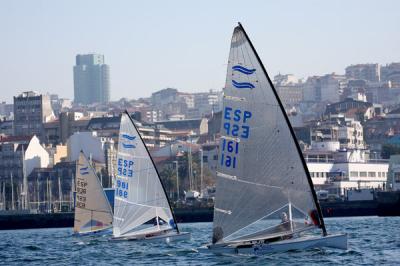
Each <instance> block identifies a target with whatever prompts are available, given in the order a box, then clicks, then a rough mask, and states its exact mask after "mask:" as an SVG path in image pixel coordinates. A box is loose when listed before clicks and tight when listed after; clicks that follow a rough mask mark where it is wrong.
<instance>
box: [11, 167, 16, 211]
mask: <svg viewBox="0 0 400 266" xmlns="http://www.w3.org/2000/svg"><path fill="white" fill-rule="evenodd" d="M14 205H15V203H14V179H13V173H12V172H11V210H14Z"/></svg>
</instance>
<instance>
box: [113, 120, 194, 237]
mask: <svg viewBox="0 0 400 266" xmlns="http://www.w3.org/2000/svg"><path fill="white" fill-rule="evenodd" d="M116 169H117V177H116V180H115V182H114V187H115V200H114V220H113V225H114V226H113V240H140V241H141V240H145V241H165V242H172V241H178V240H187V239H190V233H186V232H180V231H179V228H178V225H177V223H176V219H175V217H174V214H173V212H172V209H171V205H170V203H169V200H168V197H167V194H166V193H165V189H164V187H163V184H162V182H161V180H160V177H159V174H158V172H157V169H156V167H155V165H154V162H153V160H152V159H151V157H150V153H149V151H148V150H147V147H146V145H145V143H144V142H143V139H142V138H141V136H140V134H139V132H138V130H137V128H136V126H135V124H134V123H133V120H132V119H131V117H130V116H129V114H128V112H125V113H123V114H122V116H121V125H120V132H119V143H118V153H117V165H116Z"/></svg>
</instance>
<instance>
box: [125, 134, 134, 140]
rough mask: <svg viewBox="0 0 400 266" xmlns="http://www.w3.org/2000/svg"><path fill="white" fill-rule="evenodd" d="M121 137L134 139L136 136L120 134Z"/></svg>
mask: <svg viewBox="0 0 400 266" xmlns="http://www.w3.org/2000/svg"><path fill="white" fill-rule="evenodd" d="M122 137H123V138H124V139H127V140H134V139H135V138H136V136H130V135H128V134H122Z"/></svg>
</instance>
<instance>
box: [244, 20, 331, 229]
mask: <svg viewBox="0 0 400 266" xmlns="http://www.w3.org/2000/svg"><path fill="white" fill-rule="evenodd" d="M238 24H239V27H240V29H241V30H242V31H243V33H244V36H245V37H246V39H247V41H248V42H249V44H250V47H251V49H252V50H253V52H254V54H255V56H256V58H257V61H258V63H259V64H260V66H261V68H262V70H263V72H264V74H265V76H266V77H267V80H268V83H269V85H270V86H271V88H272V92H273V93H274V95H275V98H276V100H277V102H278V104H279V107H280V110H281V112H282V113H283V117H284V118H285V121H286V124H287V126H288V127H289V130H290V134H291V136H292V139H293V140H294V143H295V145H296V150H297V152H298V154H299V156H300V159H301V162H302V164H303V168H304V171H305V173H306V176H307V180H308V184H309V185H310V189H311V194H312V196H313V199H314V203H315V206H316V208H317V213H318V220H319V223H320V224H319V225H320V226H321V229H322V233H323V235H324V236H326V235H327V232H326V227H325V223H324V218H323V216H322V210H321V206H320V205H319V201H318V198H317V193H316V192H315V189H314V184H313V182H312V179H311V176H310V172H309V171H308V168H307V164H306V161H305V160H304V157H303V154H302V152H301V148H300V145H299V143H298V142H297V139H296V135H295V133H294V130H293V128H292V125H291V124H290V121H289V117H288V116H287V114H286V111H285V108H284V107H283V104H282V102H281V99H280V98H279V96H278V93H277V91H276V89H275V86H274V84H273V83H272V81H271V79H270V77H269V75H268V73H267V70H266V69H265V67H264V65H263V63H262V61H261V59H260V57H259V56H258V53H257V51H256V49H255V48H254V46H253V43H252V42H251V40H250V38H249V36H248V35H247V33H246V31H245V30H244V28H243V26H242V24H241V23H240V22H239V23H238Z"/></svg>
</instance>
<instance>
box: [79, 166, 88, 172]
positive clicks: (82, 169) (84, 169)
mask: <svg viewBox="0 0 400 266" xmlns="http://www.w3.org/2000/svg"><path fill="white" fill-rule="evenodd" d="M88 168H89V166H86V167H82V168H81V169H80V170H81V171H86V170H87V169H88Z"/></svg>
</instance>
